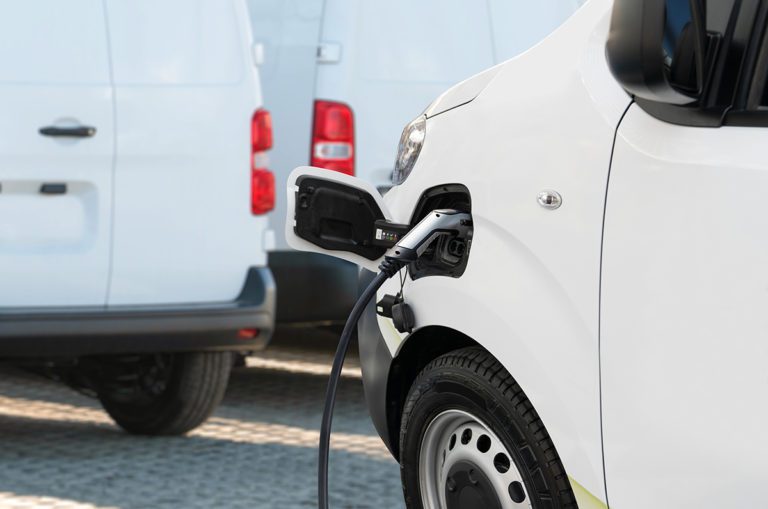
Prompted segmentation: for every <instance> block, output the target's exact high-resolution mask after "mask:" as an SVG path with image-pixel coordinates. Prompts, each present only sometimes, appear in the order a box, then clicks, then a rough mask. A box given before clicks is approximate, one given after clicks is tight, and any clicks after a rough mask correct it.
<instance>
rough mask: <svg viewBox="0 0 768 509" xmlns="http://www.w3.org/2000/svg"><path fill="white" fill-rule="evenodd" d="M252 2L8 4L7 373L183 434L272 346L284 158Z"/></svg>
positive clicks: (153, 428) (3, 287)
mask: <svg viewBox="0 0 768 509" xmlns="http://www.w3.org/2000/svg"><path fill="white" fill-rule="evenodd" d="M248 19H249V18H248V14H247V7H246V5H245V4H244V2H242V1H241V0H193V1H191V0H167V1H164V2H159V3H158V2H152V1H150V0H132V1H130V2H124V1H120V0H71V1H67V2H60V1H58V0H29V1H24V2H16V1H12V0H1V1H0V33H2V37H1V38H0V41H1V42H0V62H2V65H0V111H2V112H3V114H2V115H0V357H3V358H10V357H13V358H22V357H23V358H25V361H24V362H26V363H35V362H36V361H44V362H45V365H49V366H54V367H55V369H56V371H57V373H56V374H57V376H59V377H61V378H63V379H65V380H66V381H67V382H69V383H72V384H74V385H77V386H79V387H85V388H87V389H89V390H92V391H93V392H95V393H96V395H98V397H99V398H100V400H101V401H102V403H103V405H104V407H105V408H106V410H107V411H108V412H109V414H110V415H111V416H112V417H114V419H115V420H116V421H117V423H118V424H120V425H121V426H122V427H124V428H125V429H127V430H128V431H131V432H137V433H150V434H160V433H164V434H169V433H182V432H185V431H187V430H189V429H191V428H192V427H194V426H196V425H197V424H199V423H200V422H202V421H203V420H204V419H205V418H206V417H207V416H208V414H209V413H210V412H211V411H212V410H213V408H214V407H215V406H216V404H217V403H218V401H219V400H220V399H221V396H222V394H223V392H224V388H225V387H226V384H227V380H228V374H229V369H230V366H231V362H232V355H231V351H232V350H236V351H248V350H253V349H255V348H258V347H260V346H262V345H263V344H265V343H266V341H267V340H268V339H269V336H270V334H271V331H272V326H273V316H274V282H273V280H272V277H271V275H270V272H269V270H268V269H267V268H266V262H267V260H266V247H268V242H269V241H270V240H269V239H270V235H269V230H268V224H267V219H266V216H265V213H267V212H268V211H269V210H270V209H271V207H272V202H273V201H274V187H273V184H274V181H273V179H272V175H271V173H269V171H268V170H267V169H266V168H263V167H260V166H259V163H260V162H261V161H263V160H264V156H263V152H264V151H266V150H267V149H268V148H269V147H270V145H271V135H272V133H271V130H270V124H269V114H268V113H267V112H266V111H265V110H263V109H261V107H262V102H261V93H260V88H259V80H258V72H257V68H256V67H255V65H254V62H253V59H252V51H251V47H252V37H251V32H250V26H249V22H248Z"/></svg>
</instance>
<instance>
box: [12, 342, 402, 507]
mask: <svg viewBox="0 0 768 509" xmlns="http://www.w3.org/2000/svg"><path fill="white" fill-rule="evenodd" d="M311 339H312V338H310V340H309V341H308V340H306V339H301V340H295V339H293V338H291V339H290V340H287V339H283V338H279V339H278V341H277V342H276V343H275V345H274V348H270V349H268V350H267V351H265V352H263V353H261V354H260V355H259V356H257V357H254V358H250V359H249V360H248V367H246V368H238V369H236V370H235V372H234V373H233V375H232V380H231V383H230V387H229V390H228V392H227V395H226V397H225V399H224V403H223V404H222V405H221V407H220V408H219V410H218V411H217V412H216V414H215V415H214V417H213V418H212V419H211V420H210V421H209V422H208V423H207V424H206V425H205V426H203V427H201V428H200V429H198V430H196V431H195V432H193V433H192V434H191V435H190V436H187V437H176V438H143V437H134V436H130V435H127V434H125V433H123V432H121V431H120V430H119V429H117V428H116V427H115V426H114V425H113V424H112V423H111V421H110V420H109V419H108V418H107V416H106V415H105V414H104V413H103V412H102V411H101V409H100V408H99V406H98V404H97V402H95V401H93V400H91V399H89V398H87V397H85V396H81V395H79V394H77V393H75V392H73V391H71V390H69V389H67V388H66V387H63V386H61V385H58V384H56V383H53V382H49V381H47V380H44V379H42V378H39V377H37V376H36V375H32V374H28V373H26V372H24V371H21V370H18V369H16V368H13V367H8V366H2V367H0V440H2V444H0V507H2V508H33V507H41V508H46V509H49V508H57V509H58V508H62V509H63V508H67V509H84V508H99V509H101V508H121V509H139V508H153V509H154V508H161V509H165V508H177V507H178V508H182V507H183V508H222V509H227V508H248V509H253V508H272V507H275V508H278V507H279V508H294V507H297V508H301V507H314V506H315V504H316V501H315V495H316V489H315V478H316V475H315V469H316V459H317V455H316V451H315V447H316V444H317V439H318V428H319V422H320V415H321V411H322V398H323V395H324V391H325V383H326V378H325V376H326V374H327V373H328V371H329V364H330V358H331V356H332V351H331V346H332V345H331V344H330V343H328V342H313V341H311ZM320 344H322V345H323V346H322V347H319V346H318V345H320ZM348 365H349V366H350V368H348V369H346V370H345V372H344V380H343V382H342V386H341V389H340V394H339V399H338V400H337V401H338V402H337V407H336V418H335V421H334V431H335V432H336V434H335V435H334V437H335V439H334V441H333V451H332V454H331V492H332V499H331V502H332V507H334V508H358V507H359V508H364V507H370V508H399V507H403V503H402V495H401V491H400V479H399V469H398V466H397V464H396V463H395V461H394V460H393V459H391V457H390V456H389V454H388V453H387V452H386V449H385V448H384V445H383V444H382V442H381V440H380V439H379V438H378V436H377V435H376V434H375V431H374V430H373V426H372V425H371V424H370V421H369V419H368V415H367V411H366V408H365V404H364V402H363V395H362V386H361V383H360V374H359V369H357V367H356V362H355V359H352V362H348Z"/></svg>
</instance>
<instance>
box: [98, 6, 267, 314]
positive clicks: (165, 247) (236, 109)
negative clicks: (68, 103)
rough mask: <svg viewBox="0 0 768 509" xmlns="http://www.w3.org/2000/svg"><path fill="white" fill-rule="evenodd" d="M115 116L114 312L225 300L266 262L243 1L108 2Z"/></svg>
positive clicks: (254, 90)
mask: <svg viewBox="0 0 768 509" xmlns="http://www.w3.org/2000/svg"><path fill="white" fill-rule="evenodd" d="M106 4H107V6H108V14H109V20H108V23H109V30H110V38H111V42H112V61H113V67H114V82H115V110H116V112H117V155H116V165H115V209H114V210H115V220H114V225H115V226H114V230H115V231H114V249H113V251H114V254H113V259H112V260H113V262H112V279H111V282H110V293H109V301H108V304H109V305H110V306H118V305H150V304H152V305H154V304H179V303H195V302H226V301H231V300H233V299H235V298H236V297H237V295H238V294H239V293H240V290H241V289H242V286H243V282H244V281H245V277H246V273H247V272H248V268H249V267H251V266H260V265H265V264H266V253H265V252H264V233H265V230H266V227H267V219H266V217H265V216H264V215H254V214H253V213H252V211H251V168H252V166H253V161H252V160H251V143H252V140H251V125H252V119H253V118H254V113H255V111H256V110H257V109H258V108H259V106H260V105H261V96H260V90H259V83H258V75H257V71H256V68H255V67H254V64H253V60H252V59H251V56H250V46H251V33H250V27H249V24H248V17H247V16H248V15H247V8H246V6H245V3H244V2H242V1H241V0H166V1H163V2H156V1H153V0H132V1H129V2H126V1H123V0H106Z"/></svg>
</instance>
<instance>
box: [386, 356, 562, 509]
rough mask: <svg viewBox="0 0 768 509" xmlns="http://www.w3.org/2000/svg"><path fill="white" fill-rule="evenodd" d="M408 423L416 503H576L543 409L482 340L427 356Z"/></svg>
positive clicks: (406, 462)
mask: <svg viewBox="0 0 768 509" xmlns="http://www.w3.org/2000/svg"><path fill="white" fill-rule="evenodd" d="M401 424H402V425H401V433H400V468H401V474H402V481H403V491H404V493H405V499H406V504H407V506H408V507H409V509H422V508H424V509H438V508H439V509H463V508H472V507H484V508H499V509H501V508H504V509H507V508H534V509H538V508H550V507H551V508H561V509H565V508H567V509H571V508H573V509H575V508H576V507H577V505H576V501H575V498H574V495H573V491H572V490H571V486H570V482H569V480H568V476H567V475H566V473H565V470H564V468H563V465H562V463H561V461H560V458H559V457H558V455H557V452H556V451H555V447H554V444H553V443H552V441H551V440H550V438H549V435H548V434H547V431H546V430H545V429H544V425H543V424H542V422H541V420H540V419H539V417H538V414H537V413H536V411H535V410H534V409H533V407H532V405H531V403H530V402H529V401H528V399H527V398H526V397H525V394H523V391H522V389H521V388H520V386H519V385H518V384H517V383H516V382H515V380H514V379H513V378H512V377H511V376H510V374H509V373H508V372H507V371H506V370H505V369H504V368H503V367H502V366H501V364H499V362H498V361H497V360H496V359H495V358H493V356H491V355H490V354H489V353H488V352H486V351H485V350H483V349H481V348H477V347H471V348H464V349H461V350H456V351H454V352H450V353H447V354H445V355H443V356H441V357H438V358H437V359H435V360H434V361H432V362H431V363H430V364H428V365H427V366H426V367H425V368H424V369H423V370H422V372H421V373H420V374H419V376H418V378H417V379H416V381H415V382H414V384H413V386H412V387H411V389H410V392H409V394H408V398H407V400H406V403H405V407H404V410H403V417H402V423H401Z"/></svg>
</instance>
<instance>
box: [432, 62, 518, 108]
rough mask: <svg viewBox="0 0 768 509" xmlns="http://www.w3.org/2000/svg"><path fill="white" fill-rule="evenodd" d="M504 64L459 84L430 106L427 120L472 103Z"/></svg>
mask: <svg viewBox="0 0 768 509" xmlns="http://www.w3.org/2000/svg"><path fill="white" fill-rule="evenodd" d="M503 65H504V64H499V65H495V66H493V67H491V68H490V69H486V70H485V71H483V72H481V73H480V74H475V75H474V76H472V77H471V78H469V79H466V80H464V81H462V82H461V83H458V84H456V85H454V86H452V87H451V88H449V89H448V90H446V91H445V92H443V94H442V95H441V96H440V97H438V98H437V99H435V100H434V101H433V102H432V104H430V105H429V106H428V107H427V109H426V111H425V112H424V114H425V115H426V116H427V118H430V117H434V116H435V115H439V114H440V113H443V112H446V111H448V110H450V109H453V108H456V107H458V106H462V105H464V104H467V103H468V102H471V101H472V100H473V99H474V98H475V97H477V96H478V95H480V92H482V91H483V89H484V88H485V87H486V86H487V85H488V83H490V82H491V80H493V78H494V77H495V76H496V74H498V72H499V71H500V70H501V67H502V66H503Z"/></svg>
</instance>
